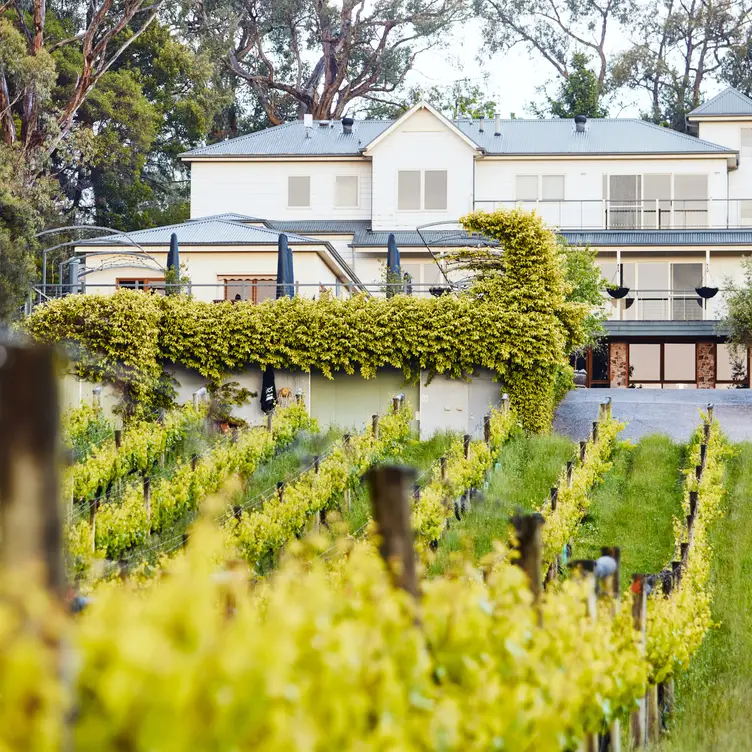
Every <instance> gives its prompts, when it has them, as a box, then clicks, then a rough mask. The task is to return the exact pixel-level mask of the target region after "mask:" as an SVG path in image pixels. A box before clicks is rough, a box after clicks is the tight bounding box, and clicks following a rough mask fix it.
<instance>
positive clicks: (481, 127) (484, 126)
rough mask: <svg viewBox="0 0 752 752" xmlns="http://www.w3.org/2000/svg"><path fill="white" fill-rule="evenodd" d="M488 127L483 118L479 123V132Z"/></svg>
mask: <svg viewBox="0 0 752 752" xmlns="http://www.w3.org/2000/svg"><path fill="white" fill-rule="evenodd" d="M485 129H486V121H485V120H484V119H483V118H481V119H480V122H479V123H478V133H483V131H484V130H485Z"/></svg>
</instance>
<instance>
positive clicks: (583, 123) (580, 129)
mask: <svg viewBox="0 0 752 752" xmlns="http://www.w3.org/2000/svg"><path fill="white" fill-rule="evenodd" d="M574 128H575V130H576V131H577V133H584V132H585V131H586V130H587V115H575V118H574Z"/></svg>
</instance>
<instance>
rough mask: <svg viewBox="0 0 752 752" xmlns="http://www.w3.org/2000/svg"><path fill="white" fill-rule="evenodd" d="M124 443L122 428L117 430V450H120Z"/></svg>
mask: <svg viewBox="0 0 752 752" xmlns="http://www.w3.org/2000/svg"><path fill="white" fill-rule="evenodd" d="M122 443H123V431H122V430H121V429H120V428H116V429H115V449H120V445H121V444H122Z"/></svg>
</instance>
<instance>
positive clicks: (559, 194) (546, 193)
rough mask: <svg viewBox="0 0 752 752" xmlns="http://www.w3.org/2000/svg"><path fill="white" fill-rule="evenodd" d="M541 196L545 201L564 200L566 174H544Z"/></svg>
mask: <svg viewBox="0 0 752 752" xmlns="http://www.w3.org/2000/svg"><path fill="white" fill-rule="evenodd" d="M541 198H542V199H543V200H544V201H563V200H564V176H563V175H544V176H543V177H542V178H541Z"/></svg>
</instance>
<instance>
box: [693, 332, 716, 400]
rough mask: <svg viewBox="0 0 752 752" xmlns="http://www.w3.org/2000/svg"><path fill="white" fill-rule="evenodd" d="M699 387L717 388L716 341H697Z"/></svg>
mask: <svg viewBox="0 0 752 752" xmlns="http://www.w3.org/2000/svg"><path fill="white" fill-rule="evenodd" d="M697 388H698V389H714V388H715V342H698V343H697Z"/></svg>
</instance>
